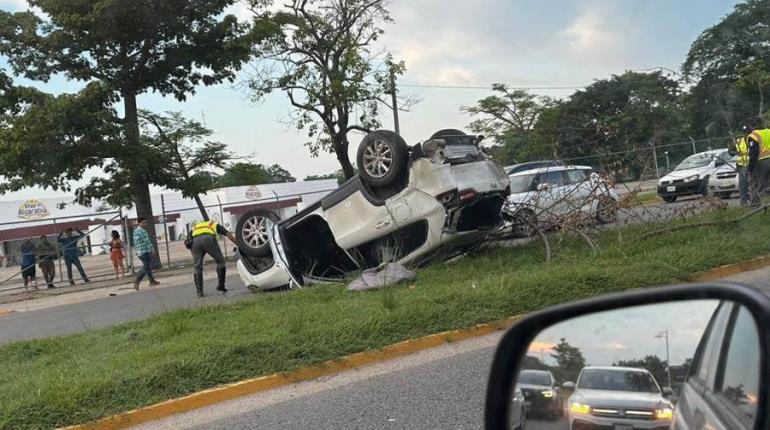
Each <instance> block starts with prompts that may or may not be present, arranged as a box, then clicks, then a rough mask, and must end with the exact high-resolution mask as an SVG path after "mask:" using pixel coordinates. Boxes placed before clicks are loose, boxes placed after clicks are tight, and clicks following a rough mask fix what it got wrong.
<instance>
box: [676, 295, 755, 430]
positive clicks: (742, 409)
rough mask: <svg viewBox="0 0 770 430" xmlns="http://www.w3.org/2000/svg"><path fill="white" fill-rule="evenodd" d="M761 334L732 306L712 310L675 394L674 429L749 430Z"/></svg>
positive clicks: (747, 316) (745, 313)
mask: <svg viewBox="0 0 770 430" xmlns="http://www.w3.org/2000/svg"><path fill="white" fill-rule="evenodd" d="M757 339H759V333H758V330H757V324H756V323H755V321H754V317H753V316H752V315H751V312H750V311H749V310H748V309H747V308H746V307H745V306H741V305H740V304H738V303H734V302H722V303H720V305H719V307H718V308H717V309H716V310H715V311H714V314H713V316H712V318H711V321H710V322H709V325H708V327H707V328H706V332H705V333H704V335H703V337H702V338H701V342H700V344H699V345H698V348H697V349H696V351H695V357H694V359H693V364H692V365H691V366H690V369H689V371H688V374H687V379H686V380H685V383H684V384H683V385H682V388H681V390H680V392H679V400H678V402H677V405H676V409H675V410H674V421H673V425H672V426H671V428H672V429H673V430H695V429H713V430H728V429H729V430H749V429H752V428H754V422H755V420H756V418H757V413H758V407H759V389H760V382H761V381H760V378H757V375H759V374H760V368H759V364H760V363H759V360H758V357H760V355H761V353H760V345H759V342H757Z"/></svg>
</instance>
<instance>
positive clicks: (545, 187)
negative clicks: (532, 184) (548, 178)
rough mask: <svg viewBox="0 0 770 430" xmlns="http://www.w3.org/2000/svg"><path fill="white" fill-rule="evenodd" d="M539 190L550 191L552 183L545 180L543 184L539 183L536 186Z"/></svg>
mask: <svg viewBox="0 0 770 430" xmlns="http://www.w3.org/2000/svg"><path fill="white" fill-rule="evenodd" d="M536 189H537V191H548V190H550V189H551V184H549V183H547V182H544V183H542V184H537V187H536Z"/></svg>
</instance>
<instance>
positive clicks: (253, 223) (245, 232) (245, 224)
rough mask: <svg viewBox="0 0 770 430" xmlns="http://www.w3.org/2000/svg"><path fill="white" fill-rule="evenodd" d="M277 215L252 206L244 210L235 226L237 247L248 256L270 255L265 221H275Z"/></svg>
mask: <svg viewBox="0 0 770 430" xmlns="http://www.w3.org/2000/svg"><path fill="white" fill-rule="evenodd" d="M278 219H279V218H278V215H276V214H275V213H273V212H270V211H269V210H267V209H261V208H254V209H250V210H248V211H246V212H245V213H244V214H243V215H241V217H240V218H238V224H236V226H235V241H236V242H237V245H238V249H239V250H240V251H241V252H242V253H244V254H245V255H248V256H249V257H257V258H260V257H267V256H269V255H270V242H268V239H267V223H266V221H270V222H277V221H278Z"/></svg>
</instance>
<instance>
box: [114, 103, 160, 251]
mask: <svg viewBox="0 0 770 430" xmlns="http://www.w3.org/2000/svg"><path fill="white" fill-rule="evenodd" d="M123 107H124V109H125V118H124V123H123V126H124V127H125V133H126V145H128V147H129V148H135V153H134V160H132V162H131V163H129V165H130V166H131V168H130V169H128V174H129V175H131V192H132V193H133V194H134V205H136V216H137V217H144V218H147V220H148V221H149V222H148V226H147V233H148V234H149V236H150V240H152V243H153V245H154V246H155V250H158V238H157V236H156V234H155V216H154V215H153V213H152V198H151V197H150V184H149V181H148V180H147V173H146V172H145V170H146V169H145V168H143V167H141V166H137V162H141V160H143V158H144V154H142V153H141V151H140V149H139V148H138V147H139V112H138V109H137V107H136V93H133V92H125V93H124V94H123ZM156 259H157V260H158V261H157V263H158V265H160V259H159V258H157V257H156Z"/></svg>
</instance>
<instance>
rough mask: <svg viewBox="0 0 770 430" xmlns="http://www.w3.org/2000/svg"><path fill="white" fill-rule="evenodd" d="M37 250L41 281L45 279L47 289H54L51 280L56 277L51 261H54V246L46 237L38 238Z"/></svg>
mask: <svg viewBox="0 0 770 430" xmlns="http://www.w3.org/2000/svg"><path fill="white" fill-rule="evenodd" d="M37 249H38V253H39V254H38V255H39V258H38V262H39V263H38V264H39V266H40V270H41V271H42V272H43V279H45V283H46V284H47V285H48V288H54V284H53V279H54V277H55V276H56V266H55V265H54V262H53V261H54V260H55V259H56V246H55V245H54V244H53V243H51V242H50V241H49V240H48V238H47V237H45V236H40V243H39V244H38V245H37Z"/></svg>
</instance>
